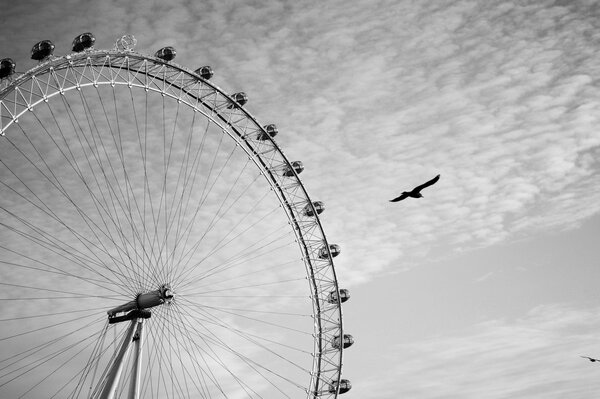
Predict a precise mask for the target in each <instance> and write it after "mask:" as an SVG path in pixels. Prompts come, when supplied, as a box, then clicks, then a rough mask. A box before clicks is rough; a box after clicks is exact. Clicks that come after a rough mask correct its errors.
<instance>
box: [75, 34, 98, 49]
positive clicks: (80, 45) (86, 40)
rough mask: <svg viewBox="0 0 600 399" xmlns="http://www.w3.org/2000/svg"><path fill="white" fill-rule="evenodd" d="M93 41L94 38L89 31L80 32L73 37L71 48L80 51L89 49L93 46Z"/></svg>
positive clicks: (94, 41)
mask: <svg viewBox="0 0 600 399" xmlns="http://www.w3.org/2000/svg"><path fill="white" fill-rule="evenodd" d="M94 43H96V38H95V37H94V35H92V34H91V33H90V32H86V33H82V34H81V35H79V36H77V37H76V38H75V39H73V48H72V50H73V51H75V52H77V53H80V52H82V51H83V50H87V49H90V48H92V47H94Z"/></svg>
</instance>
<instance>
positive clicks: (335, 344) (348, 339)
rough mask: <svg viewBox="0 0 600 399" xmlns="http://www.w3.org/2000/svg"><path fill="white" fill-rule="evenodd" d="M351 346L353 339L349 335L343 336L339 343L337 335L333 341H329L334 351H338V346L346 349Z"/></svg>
mask: <svg viewBox="0 0 600 399" xmlns="http://www.w3.org/2000/svg"><path fill="white" fill-rule="evenodd" d="M352 344H354V337H352V335H350V334H344V341H343V342H341V340H340V336H339V335H336V336H335V337H333V340H332V341H331V346H333V347H334V348H335V349H340V346H342V347H343V348H344V349H346V348H348V347H350V346H352Z"/></svg>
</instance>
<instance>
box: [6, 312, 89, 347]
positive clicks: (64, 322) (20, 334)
mask: <svg viewBox="0 0 600 399" xmlns="http://www.w3.org/2000/svg"><path fill="white" fill-rule="evenodd" d="M76 320H81V316H77V317H75V318H73V319H68V320H63V321H60V322H58V323H54V324H49V325H46V326H42V327H38V328H35V329H32V330H28V331H25V332H22V333H18V334H13V335H9V336H6V337H1V338H0V341H6V340H9V339H12V338H16V337H22V336H23V335H28V334H32V333H34V332H38V331H42V330H47V329H49V328H52V327H57V326H62V325H65V324H68V323H72V322H74V321H76Z"/></svg>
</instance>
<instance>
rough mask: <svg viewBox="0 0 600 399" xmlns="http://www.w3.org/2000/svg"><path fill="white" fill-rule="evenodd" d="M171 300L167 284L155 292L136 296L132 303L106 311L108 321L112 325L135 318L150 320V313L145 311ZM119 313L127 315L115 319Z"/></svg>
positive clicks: (171, 296)
mask: <svg viewBox="0 0 600 399" xmlns="http://www.w3.org/2000/svg"><path fill="white" fill-rule="evenodd" d="M172 299H173V293H172V292H171V287H170V286H169V285H168V284H163V285H162V286H161V287H160V288H159V289H157V290H155V291H150V292H146V293H143V294H138V296H137V297H136V298H135V299H134V300H133V301H129V302H127V303H124V304H123V305H119V306H117V307H116V308H112V309H110V310H109V311H107V312H106V313H107V314H108V321H109V323H111V324H113V323H118V322H121V321H126V320H133V319H136V318H143V319H148V318H150V315H151V313H150V311H149V310H147V309H149V308H153V307H155V306H158V305H162V304H163V303H168V302H171V300H172ZM121 312H129V313H127V314H125V315H123V316H118V317H117V313H121Z"/></svg>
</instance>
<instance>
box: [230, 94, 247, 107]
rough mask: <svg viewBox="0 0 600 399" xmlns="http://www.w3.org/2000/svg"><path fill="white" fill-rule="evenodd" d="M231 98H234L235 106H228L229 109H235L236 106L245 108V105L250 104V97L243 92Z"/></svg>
mask: <svg viewBox="0 0 600 399" xmlns="http://www.w3.org/2000/svg"><path fill="white" fill-rule="evenodd" d="M231 97H232V98H233V101H234V104H230V105H228V106H227V108H229V109H232V108H235V107H236V105H239V106H244V104H246V103H247V102H248V96H247V95H246V93H244V92H243V91H240V92H238V93H234V94H232V95H231Z"/></svg>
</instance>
